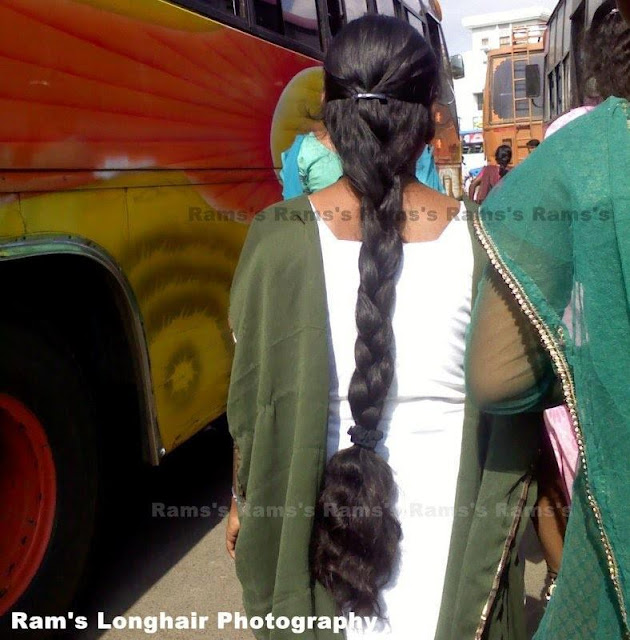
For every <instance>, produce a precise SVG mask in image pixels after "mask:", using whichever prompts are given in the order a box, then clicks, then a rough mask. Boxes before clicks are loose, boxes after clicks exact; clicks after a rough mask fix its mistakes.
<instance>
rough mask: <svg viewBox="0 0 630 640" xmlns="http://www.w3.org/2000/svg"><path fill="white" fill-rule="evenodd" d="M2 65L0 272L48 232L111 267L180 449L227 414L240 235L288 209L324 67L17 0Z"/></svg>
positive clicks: (159, 407)
mask: <svg viewBox="0 0 630 640" xmlns="http://www.w3.org/2000/svg"><path fill="white" fill-rule="evenodd" d="M0 49H1V50H2V53H3V56H2V62H0V67H1V68H2V72H3V74H2V75H3V87H4V89H3V95H2V97H0V116H1V117H0V128H1V129H2V133H1V135H2V140H3V145H2V149H1V151H0V178H1V179H0V238H1V239H3V240H2V241H0V259H1V258H2V253H1V252H2V247H3V245H6V244H7V243H10V242H11V241H12V240H14V239H16V238H19V237H20V236H28V237H35V236H38V235H40V234H45V235H46V236H47V237H51V236H54V234H59V236H60V237H68V236H76V237H79V238H83V239H84V240H85V241H86V242H89V243H91V244H93V245H95V246H97V247H101V248H102V250H103V251H104V252H105V253H106V254H108V255H111V256H112V257H113V259H114V260H115V261H116V262H117V264H118V265H119V267H120V269H121V270H122V272H123V273H124V275H125V278H126V279H127V280H128V281H129V283H130V285H131V289H132V291H133V295H134V296H135V300H136V303H137V308H138V309H139V312H140V314H141V318H142V322H143V326H144V331H145V336H146V341H147V344H148V351H149V356H150V363H151V376H152V383H153V395H154V399H155V404H156V413H157V418H158V424H159V429H160V433H161V439H162V443H163V446H164V448H165V450H166V451H170V450H171V449H172V448H174V447H175V446H177V445H178V444H180V443H181V442H183V441H184V440H186V439H187V438H188V437H190V436H191V435H193V434H194V433H195V432H197V431H198V430H199V429H201V428H202V427H204V426H205V425H206V424H208V423H209V422H210V421H211V420H212V419H214V418H216V417H217V416H219V415H220V414H221V413H222V412H223V411H224V409H225V399H226V394H227V384H228V379H229V371H230V366H231V365H230V363H231V354H232V340H231V335H230V331H229V328H228V326H227V309H228V300H229V288H230V283H231V279H232V275H233V272H234V269H235V267H236V264H237V261H238V256H239V253H240V248H241V246H242V243H243V241H244V238H245V234H246V230H247V226H246V224H244V223H246V222H247V221H249V220H250V219H251V217H252V216H253V215H254V214H255V213H257V212H258V211H260V210H261V209H263V208H264V207H266V206H268V205H269V204H271V203H273V202H275V201H277V200H279V199H280V198H281V193H280V187H279V184H278V180H277V176H276V169H275V167H276V166H277V165H276V164H275V163H274V157H275V158H277V157H278V156H279V152H280V151H281V150H282V149H284V148H286V147H288V146H289V144H290V143H291V141H292V140H293V138H294V136H295V134H296V133H297V131H299V130H303V129H305V128H307V127H308V120H307V111H308V110H310V111H311V112H312V111H315V110H316V108H317V106H318V104H319V99H320V91H321V73H320V72H319V71H318V74H317V75H318V78H319V79H320V80H319V84H317V81H315V85H313V81H310V82H309V81H308V76H309V73H308V70H309V69H312V68H313V67H314V66H316V65H318V61H317V60H315V59H311V58H308V57H306V56H303V55H300V54H297V53H295V52H293V51H290V50H287V49H284V48H282V47H279V46H277V45H274V44H271V43H269V42H266V41H263V40H261V39H259V38H256V37H254V36H251V35H248V34H246V33H242V32H240V31H237V30H235V29H232V28H229V27H226V26H224V25H221V24H219V23H217V22H214V21H212V20H209V19H208V18H205V17H203V16H199V15H196V14H193V13H191V12H189V11H186V10H184V9H181V8H179V7H176V6H174V5H171V4H168V3H166V2H162V1H156V2H148V3H142V6H140V5H139V4H137V3H129V2H124V1H122V0H108V1H106V0H98V1H94V2H87V1H82V2H78V1H77V0H58V1H56V2H55V3H50V4H48V3H46V4H45V5H44V4H43V3H41V2H37V1H36V0H5V1H3V3H2V5H1V6H0ZM304 71H306V76H307V81H305V80H304V78H303V76H304V74H302V79H301V81H299V82H297V83H292V82H291V81H292V80H293V79H294V78H295V77H296V76H299V75H300V74H301V72H304ZM313 86H314V87H315V88H313ZM283 100H284V101H289V102H292V103H293V104H294V105H298V106H296V107H295V109H294V110H293V112H291V113H289V112H286V113H284V112H283V113H280V114H276V110H277V107H278V104H279V103H281V102H282V101H283ZM285 111H286V110H285ZM274 114H276V116H277V117H275V118H274ZM5 257H6V256H5ZM0 268H1V267H0Z"/></svg>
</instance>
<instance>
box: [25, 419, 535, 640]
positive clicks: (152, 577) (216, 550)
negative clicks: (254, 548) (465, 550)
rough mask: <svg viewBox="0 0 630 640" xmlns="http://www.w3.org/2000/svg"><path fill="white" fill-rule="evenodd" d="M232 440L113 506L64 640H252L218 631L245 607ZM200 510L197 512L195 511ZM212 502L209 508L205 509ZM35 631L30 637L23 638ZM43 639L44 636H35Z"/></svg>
mask: <svg viewBox="0 0 630 640" xmlns="http://www.w3.org/2000/svg"><path fill="white" fill-rule="evenodd" d="M231 462H232V457H231V442H230V440H229V436H227V434H226V431H225V428H224V427H223V428H219V429H217V430H211V431H207V432H204V433H203V434H201V435H200V436H198V437H196V438H194V439H193V441H192V442H189V443H188V444H187V445H184V447H182V448H181V449H180V450H178V451H176V452H175V453H174V454H173V455H172V456H170V457H169V458H167V460H166V461H165V463H164V465H163V467H161V468H159V469H150V470H145V471H144V472H142V473H140V474H139V475H138V477H137V479H136V480H135V481H134V492H133V493H132V495H131V496H129V497H128V499H127V500H125V501H119V502H118V503H116V504H115V505H113V507H112V509H111V510H110V511H111V513H110V514H109V516H108V518H107V521H106V523H105V524H104V527H103V531H104V535H103V541H102V543H101V545H100V553H99V557H98V560H97V562H96V566H95V569H94V571H93V573H92V575H91V576H90V578H89V584H88V586H87V590H86V593H85V597H84V598H83V601H82V602H81V603H80V608H79V609H78V610H77V611H76V612H75V614H76V615H85V616H86V617H87V619H88V621H89V626H88V628H87V629H86V630H81V631H73V632H71V633H67V634H66V635H65V636H63V640H97V639H98V640H140V639H142V640H146V639H147V638H150V637H155V638H159V640H198V639H201V638H203V639H204V640H241V639H243V640H251V639H252V637H253V636H251V635H250V633H249V632H247V631H242V630H235V629H234V628H233V627H232V626H231V625H228V626H227V627H226V628H225V629H222V630H220V629H219V628H218V624H217V617H216V616H217V612H218V611H225V612H231V613H233V612H241V611H242V606H241V600H240V588H239V585H238V582H237V580H236V577H235V574H234V566H233V563H232V561H231V560H230V558H229V557H228V556H227V554H226V552H225V543H224V527H225V523H224V522H223V516H224V514H225V509H226V508H227V507H228V505H229V501H230V483H231ZM195 508H197V509H198V511H196V509H195ZM204 508H205V509H204ZM525 546H526V547H527V554H528V556H529V557H530V558H531V560H532V561H531V562H528V593H529V596H528V611H529V614H530V618H531V619H532V627H534V626H535V620H536V619H537V616H538V615H539V611H540V599H539V596H540V593H541V590H542V579H543V576H544V570H543V569H542V565H543V563H542V558H541V557H540V554H539V551H538V549H537V545H536V543H535V541H532V540H530V542H529V544H528V545H525ZM161 611H163V612H165V613H166V614H169V615H171V616H187V617H189V618H190V616H191V612H196V613H197V614H198V615H199V616H203V615H205V616H208V617H209V621H208V623H207V628H206V629H205V630H204V631H195V630H172V631H158V632H157V633H155V634H147V633H145V631H143V630H129V629H124V630H123V629H114V628H112V629H109V630H108V629H98V628H97V623H98V612H103V621H104V622H105V623H111V622H112V620H113V619H114V618H115V616H124V617H125V618H129V617H130V616H141V617H145V616H156V615H159V613H160V612H161ZM27 636H29V637H31V636H32V634H24V635H22V636H21V637H27ZM32 637H36V636H32Z"/></svg>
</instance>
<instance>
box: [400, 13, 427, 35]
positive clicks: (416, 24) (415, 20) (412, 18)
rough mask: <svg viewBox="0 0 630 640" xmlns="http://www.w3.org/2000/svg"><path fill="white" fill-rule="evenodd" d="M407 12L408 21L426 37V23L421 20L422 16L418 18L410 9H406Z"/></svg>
mask: <svg viewBox="0 0 630 640" xmlns="http://www.w3.org/2000/svg"><path fill="white" fill-rule="evenodd" d="M405 13H406V14H407V21H408V22H409V24H410V25H411V26H412V27H413V28H414V29H415V30H416V31H417V32H418V33H419V34H420V35H421V36H423V37H424V24H423V23H422V20H420V18H416V16H414V15H413V13H410V12H409V11H405Z"/></svg>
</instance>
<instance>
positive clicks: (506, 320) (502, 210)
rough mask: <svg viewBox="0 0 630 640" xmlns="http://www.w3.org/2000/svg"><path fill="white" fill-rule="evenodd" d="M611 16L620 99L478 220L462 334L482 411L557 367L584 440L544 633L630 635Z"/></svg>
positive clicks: (628, 63) (622, 245) (623, 155)
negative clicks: (468, 319)
mask: <svg viewBox="0 0 630 640" xmlns="http://www.w3.org/2000/svg"><path fill="white" fill-rule="evenodd" d="M626 4H627V3H626ZM626 8H627V7H626ZM607 19H608V20H609V22H610V25H609V29H610V31H609V33H610V34H611V35H612V34H614V38H611V41H610V44H611V46H610V50H608V51H605V52H603V53H602V58H603V62H604V65H603V66H602V68H603V69H605V70H606V76H607V78H606V79H607V82H606V85H605V86H606V87H607V90H608V92H609V94H610V95H617V96H621V97H616V98H615V97H610V98H608V100H607V101H606V102H604V104H602V105H601V106H600V107H598V108H597V109H595V110H594V111H593V112H591V113H590V114H589V115H587V116H584V117H582V118H580V119H579V120H577V121H575V122H573V123H571V124H570V125H568V126H567V127H565V128H564V129H563V130H562V131H560V132H559V133H557V134H555V135H554V136H553V137H551V138H550V139H549V140H547V141H545V143H544V144H543V145H541V146H540V148H539V149H538V150H537V151H536V153H535V154H532V155H531V157H530V158H528V160H527V161H526V162H524V163H523V164H522V165H521V166H520V167H519V168H518V169H516V170H515V171H514V172H513V173H512V175H511V176H510V179H509V180H506V181H505V183H504V184H502V185H501V186H500V187H499V188H497V190H496V192H493V194H492V196H491V197H490V198H489V200H488V201H487V203H486V205H485V206H484V207H483V208H482V210H481V213H480V214H479V215H478V216H477V217H476V219H475V227H476V231H477V234H478V237H479V238H480V240H481V242H482V244H483V246H484V248H485V250H486V252H487V254H488V256H489V259H490V261H491V263H492V269H490V270H489V271H488V272H487V273H486V276H485V278H484V280H483V281H482V284H481V287H480V292H479V296H478V299H477V304H476V307H475V311H474V314H473V328H472V331H471V333H470V335H469V349H468V353H467V381H468V390H469V393H470V394H471V395H472V396H473V398H474V400H475V401H476V402H477V403H478V405H479V406H480V407H482V408H483V409H484V410H486V411H490V412H498V413H505V412H508V413H509V412H514V411H516V410H525V411H526V410H528V409H534V408H537V407H540V406H541V405H542V403H543V402H544V396H545V395H548V390H549V388H550V386H551V380H553V379H554V378H555V380H556V381H557V382H558V385H559V388H560V389H561V391H562V396H563V398H564V402H565V403H566V404H567V406H568V408H569V410H570V413H571V418H572V422H573V427H574V429H575V432H576V435H577V438H578V443H579V449H580V470H579V472H578V475H577V478H576V481H575V485H574V489H573V504H572V508H571V514H570V518H569V522H568V528H567V532H566V538H565V548H564V557H563V561H562V566H561V569H560V574H559V576H558V581H557V587H556V590H555V592H554V595H553V596H552V598H551V601H550V602H549V605H548V608H547V611H546V614H545V616H544V618H543V621H542V623H541V626H540V629H539V631H538V634H537V636H536V638H538V639H541V640H542V639H545V640H546V639H547V638H550V639H554V640H556V639H563V638H567V639H571V640H576V639H577V640H580V639H585V640H586V639H587V638H588V639H590V638H605V639H609V638H610V639H612V638H630V627H629V624H628V607H629V605H630V510H629V509H628V499H629V498H630V476H629V468H628V460H629V459H630V437H629V434H630V386H629V385H628V382H627V379H626V376H627V372H628V370H630V289H629V287H630V181H629V180H628V176H629V175H630V121H629V119H630V105H629V103H628V101H627V100H628V99H630V76H629V75H628V68H629V67H630V54H629V53H628V52H630V29H628V28H625V27H623V23H622V21H621V17H620V14H619V11H618V10H617V9H616V8H615V7H614V6H613V7H612V9H611V10H610V14H609V16H608V17H607ZM602 86H603V83H602ZM604 97H607V96H604ZM594 148H597V149H598V150H599V153H598V157H597V161H596V162H594V161H593V160H594V159H593V149H594ZM569 158H570V159H571V161H570V163H569V162H567V159H569ZM535 338H538V339H539V340H540V344H541V345H542V347H541V348H540V349H539V350H538V352H537V353H533V352H532V351H531V344H532V340H534V339H535ZM519 352H520V355H517V354H519ZM545 358H546V363H545ZM533 362H535V363H536V365H535V366H533V365H532V363H533Z"/></svg>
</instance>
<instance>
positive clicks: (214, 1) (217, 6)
mask: <svg viewBox="0 0 630 640" xmlns="http://www.w3.org/2000/svg"><path fill="white" fill-rule="evenodd" d="M204 4H207V5H208V6H209V7H210V8H211V9H214V10H215V11H218V12H219V13H227V14H229V15H233V16H238V15H241V12H240V11H239V2H238V0H204Z"/></svg>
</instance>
